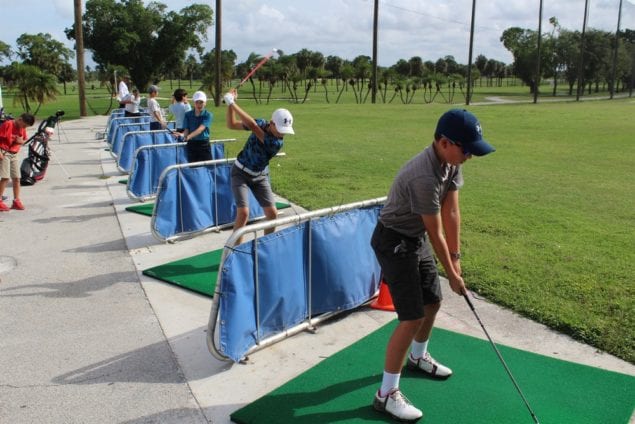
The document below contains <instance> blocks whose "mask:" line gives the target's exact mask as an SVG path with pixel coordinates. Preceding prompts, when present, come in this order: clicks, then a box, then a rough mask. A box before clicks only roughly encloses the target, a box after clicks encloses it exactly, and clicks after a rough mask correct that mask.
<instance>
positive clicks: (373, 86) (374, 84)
mask: <svg viewBox="0 0 635 424" xmlns="http://www.w3.org/2000/svg"><path fill="white" fill-rule="evenodd" d="M373 13H374V15H373V16H374V17H373V76H372V81H371V90H372V95H371V102H372V103H373V104H374V103H375V100H376V98H377V24H378V20H379V16H378V14H379V0H375V7H374V10H373Z"/></svg>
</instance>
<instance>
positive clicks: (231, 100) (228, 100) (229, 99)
mask: <svg viewBox="0 0 635 424" xmlns="http://www.w3.org/2000/svg"><path fill="white" fill-rule="evenodd" d="M223 100H225V104H227V106H231V105H233V104H234V95H233V94H232V93H226V94H225V95H224V96H223Z"/></svg>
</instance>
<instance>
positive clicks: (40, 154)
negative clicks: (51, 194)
mask: <svg viewBox="0 0 635 424" xmlns="http://www.w3.org/2000/svg"><path fill="white" fill-rule="evenodd" d="M62 115H64V111H62V110H58V111H57V112H56V113H55V115H51V116H49V117H48V118H46V119H45V120H44V121H42V122H41V123H40V126H39V127H38V129H37V131H36V133H35V134H33V136H32V137H31V138H29V139H28V140H27V142H26V143H24V146H27V145H28V147H29V150H28V153H27V157H26V158H24V160H23V161H22V165H21V166H20V176H21V178H20V185H24V186H30V185H33V184H35V183H36V182H38V181H40V180H42V179H43V178H44V175H45V174H46V168H48V164H49V158H50V157H49V155H50V151H49V146H48V142H49V139H50V138H51V136H52V134H53V128H55V125H56V124H57V122H58V121H59V119H60V117H61V116H62Z"/></svg>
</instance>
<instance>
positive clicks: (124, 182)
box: [118, 179, 128, 184]
mask: <svg viewBox="0 0 635 424" xmlns="http://www.w3.org/2000/svg"><path fill="white" fill-rule="evenodd" d="M118 182H119V184H128V180H127V179H124V180H119V181H118Z"/></svg>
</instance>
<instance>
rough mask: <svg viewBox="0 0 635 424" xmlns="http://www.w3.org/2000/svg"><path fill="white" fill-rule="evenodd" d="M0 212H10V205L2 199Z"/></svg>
mask: <svg viewBox="0 0 635 424" xmlns="http://www.w3.org/2000/svg"><path fill="white" fill-rule="evenodd" d="M0 212H9V207H8V206H7V205H6V204H5V203H4V202H3V201H2V200H0Z"/></svg>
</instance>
